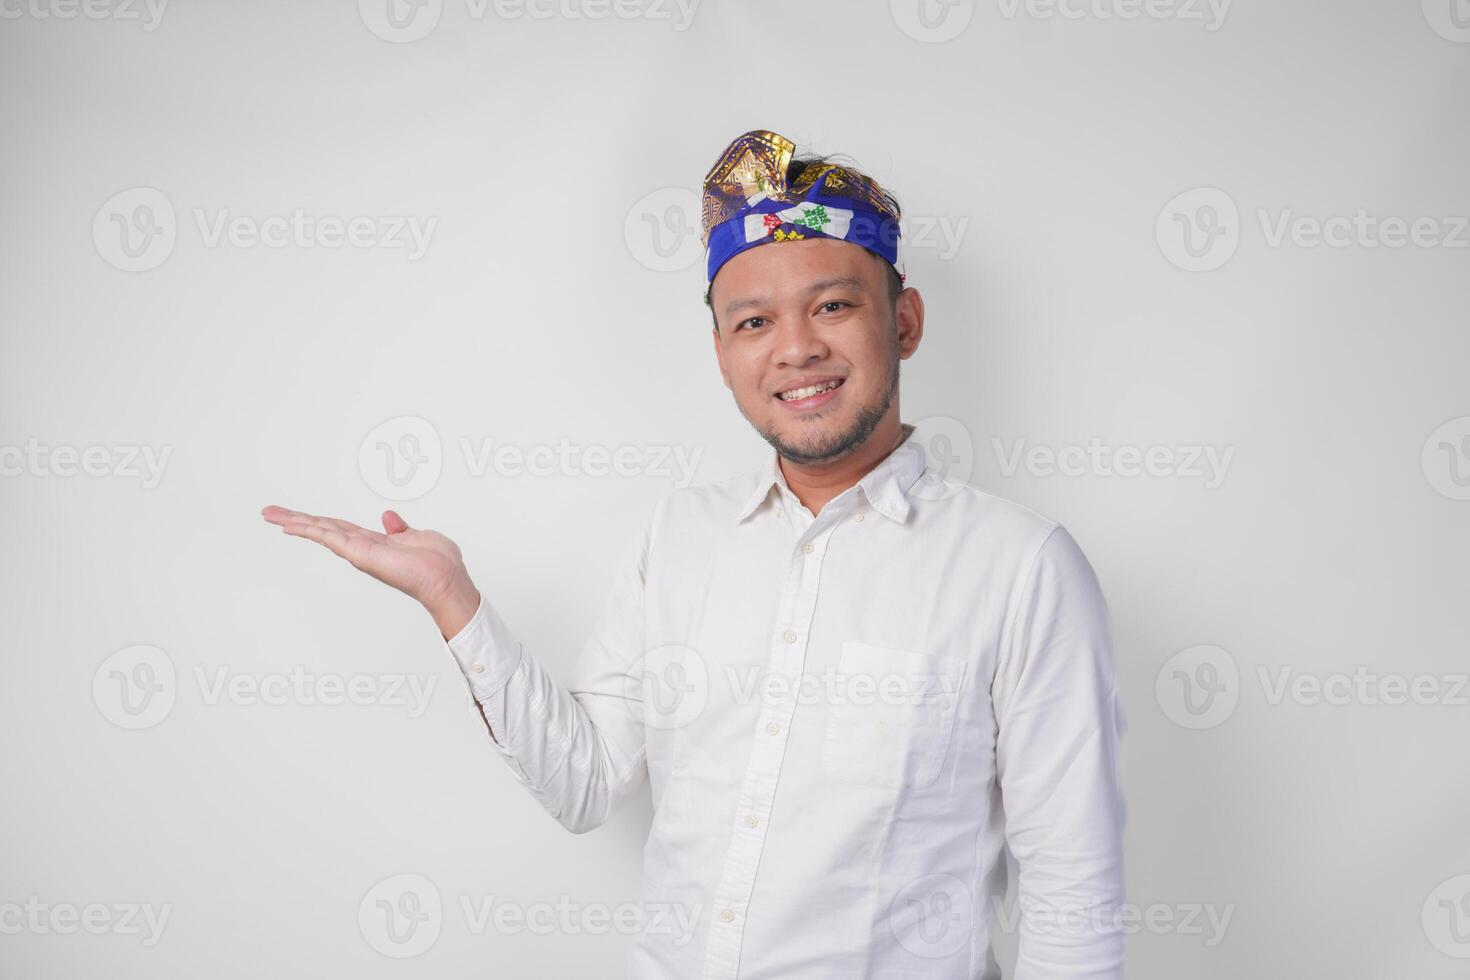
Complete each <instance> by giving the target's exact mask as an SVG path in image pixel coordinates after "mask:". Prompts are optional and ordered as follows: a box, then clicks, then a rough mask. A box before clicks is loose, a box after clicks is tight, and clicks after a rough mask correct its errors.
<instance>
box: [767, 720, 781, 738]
mask: <svg viewBox="0 0 1470 980" xmlns="http://www.w3.org/2000/svg"><path fill="white" fill-rule="evenodd" d="M780 731H781V726H780V725H778V724H776V723H775V722H774V721H773V722H770V723H769V724H767V725H766V734H767V735H776V734H779V733H780Z"/></svg>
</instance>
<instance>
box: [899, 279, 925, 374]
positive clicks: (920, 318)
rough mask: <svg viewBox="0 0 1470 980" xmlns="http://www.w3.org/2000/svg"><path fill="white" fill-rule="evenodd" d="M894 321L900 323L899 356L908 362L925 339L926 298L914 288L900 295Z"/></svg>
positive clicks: (911, 287) (909, 288)
mask: <svg viewBox="0 0 1470 980" xmlns="http://www.w3.org/2000/svg"><path fill="white" fill-rule="evenodd" d="M894 319H895V320H896V321H897V323H898V356H899V357H900V358H902V359H904V360H907V359H908V358H910V357H912V356H913V353H914V351H916V350H918V349H919V341H920V340H922V339H924V297H922V296H920V295H919V291H918V290H917V289H915V288H914V287H913V286H909V287H908V288H907V289H905V290H904V291H903V292H901V293H899V294H898V306H897V309H896V310H895V311H894Z"/></svg>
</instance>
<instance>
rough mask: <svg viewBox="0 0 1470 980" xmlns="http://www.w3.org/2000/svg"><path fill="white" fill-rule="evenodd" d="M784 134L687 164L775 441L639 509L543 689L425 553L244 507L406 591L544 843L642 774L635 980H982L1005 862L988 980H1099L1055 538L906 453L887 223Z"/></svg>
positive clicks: (1081, 710)
mask: <svg viewBox="0 0 1470 980" xmlns="http://www.w3.org/2000/svg"><path fill="white" fill-rule="evenodd" d="M793 149H794V147H793V145H792V144H791V143H790V141H788V140H786V139H784V138H783V137H781V136H778V135H777V134H775V133H770V132H765V131H756V132H751V133H747V134H745V135H744V136H741V137H740V138H739V139H737V140H735V141H734V142H733V143H732V144H731V145H730V147H729V148H728V149H727V150H726V151H725V153H724V154H722V155H721V157H720V159H719V160H718V161H717V162H716V164H715V166H714V168H713V169H712V170H711V171H710V173H709V175H708V176H707V177H706V179H705V196H704V222H703V223H704V231H705V241H706V244H707V245H708V247H709V262H708V274H709V280H710V291H709V293H708V294H707V297H706V298H707V301H708V302H709V304H710V306H711V310H712V313H713V316H714V321H715V323H714V331H713V340H714V348H715V356H716V358H717V360H718V362H719V367H720V372H721V374H722V376H723V378H724V381H725V384H726V386H727V387H728V388H729V389H730V391H731V392H732V393H733V395H734V398H735V403H736V405H737V406H738V407H739V409H740V411H741V412H742V414H744V415H745V417H746V418H747V419H748V420H749V421H750V423H751V424H752V425H753V426H754V427H755V428H756V430H757V431H759V432H760V434H761V435H762V436H763V437H764V438H765V439H766V441H767V442H769V443H770V444H771V446H772V447H773V449H774V451H773V453H772V455H771V457H770V459H769V461H768V464H767V465H766V466H765V467H763V468H762V469H761V470H760V471H759V472H757V473H754V474H751V475H748V476H745V477H742V478H739V479H734V480H730V481H726V482H724V483H720V484H716V485H713V486H706V487H696V488H689V489H683V490H678V491H674V492H673V493H671V494H668V495H666V496H665V497H663V498H662V499H661V500H660V501H659V502H658V504H657V506H656V507H655V508H654V511H653V514H652V517H651V518H650V519H649V521H648V522H647V524H646V526H645V527H644V528H643V532H642V534H641V536H640V537H639V539H638V543H637V548H636V550H635V552H634V554H632V555H630V556H629V560H628V561H627V562H626V564H625V565H624V567H623V568H622V570H621V573H620V574H619V576H618V579H617V582H616V586H615V589H614V592H613V595H612V598H611V600H610V602H609V604H608V606H607V607H606V609H605V610H604V611H603V614H602V616H601V618H600V620H599V622H598V624H597V626H596V628H595V629H594V631H593V634H592V637H591V639H590V640H589V642H588V644H587V646H586V648H585V649H584V650H583V652H582V656H581V659H580V661H579V663H578V666H577V668H576V673H575V676H574V679H573V681H572V683H571V684H570V685H568V686H567V687H562V686H560V685H558V684H557V683H556V682H555V681H554V680H553V679H552V678H551V677H550V676H549V675H548V674H547V673H546V672H545V670H543V669H542V667H541V665H540V664H539V663H538V661H537V660H536V659H535V657H533V656H532V654H531V653H530V652H528V651H527V650H526V649H524V648H523V646H522V645H521V643H520V642H519V641H518V640H517V638H516V636H515V635H514V633H512V631H511V630H510V629H509V627H508V626H507V625H506V623H505V622H504V621H502V619H501V618H500V617H499V616H498V615H497V613H496V612H495V609H494V607H493V606H492V605H491V604H490V603H488V602H486V601H484V600H483V598H482V597H481V596H480V594H479V592H478V590H477V589H476V588H475V587H474V585H473V584H472V583H471V581H470V577H469V575H468V573H467V572H466V570H465V568H464V564H463V562H462V561H461V560H460V554H459V550H458V549H457V548H456V547H455V546H454V544H453V543H452V542H451V541H449V540H448V539H447V538H445V537H443V536H442V535H440V534H437V533H436V532H433V531H417V530H413V529H410V528H408V527H407V525H406V524H405V523H404V521H403V520H402V518H400V517H399V516H398V515H397V514H396V513H394V512H392V511H388V512H386V513H385V514H384V517H383V527H384V531H385V532H386V533H384V534H378V533H376V532H370V531H366V530H364V529H362V528H358V527H356V526H355V525H352V524H349V523H347V522H345V521H338V520H333V519H329V518H320V517H313V516H311V515H306V514H300V513H296V512H292V511H286V510H283V509H281V508H276V507H268V508H266V510H265V511H264V515H265V517H266V519H267V520H268V521H271V522H273V523H277V524H280V525H281V526H282V529H283V530H284V531H285V532H286V533H288V534H293V535H298V536H301V537H306V538H309V539H311V540H314V541H318V542H320V543H321V544H323V545H326V546H327V547H328V548H330V549H331V550H332V551H334V552H335V553H336V554H338V555H341V556H343V557H344V558H346V559H348V560H349V561H350V562H351V563H352V564H354V565H356V566H357V567H358V568H360V569H362V570H363V571H366V572H368V573H369V574H372V575H374V576H376V577H377V578H379V579H381V580H383V581H385V582H387V583H388V584H390V585H393V586H395V587H397V588H399V589H401V590H403V591H404V592H406V593H408V594H409V595H411V596H413V597H414V598H416V599H418V600H419V601H420V602H422V603H423V605H424V606H425V608H426V609H427V610H428V611H429V613H430V614H431V615H432V616H433V618H434V620H435V622H436V623H437V624H438V626H439V628H440V631H441V633H442V634H443V636H444V637H445V638H446V640H445V642H446V645H447V647H448V649H449V652H450V653H451V654H452V655H453V656H454V658H455V660H456V661H457V663H458V664H459V665H460V667H461V668H462V670H463V671H464V676H465V677H466V678H467V680H468V683H469V686H470V688H471V690H472V691H473V693H474V696H475V699H476V701H477V703H478V704H479V705H480V708H481V711H482V713H483V715H484V717H485V720H486V722H487V724H488V726H489V728H490V732H491V735H492V738H493V739H494V741H495V744H496V746H497V747H498V749H499V752H500V754H501V755H502V756H503V757H504V759H505V760H506V762H507V763H508V764H509V766H510V768H511V770H512V771H513V772H514V774H515V776H516V777H517V779H519V780H520V781H521V782H523V783H524V784H525V785H526V787H527V788H528V789H529V790H530V791H531V793H532V794H534V796H535V797H536V799H537V800H539V801H540V802H541V804H542V805H543V806H544V807H545V808H546V809H547V810H548V811H549V812H550V813H551V814H552V816H554V817H555V818H556V819H557V820H559V821H560V822H561V823H562V824H563V825H564V826H566V827H567V828H568V829H570V830H572V831H573V832H576V833H582V832H585V831H588V830H591V829H592V828H594V827H596V826H598V825H599V824H601V823H602V822H603V821H604V820H605V819H606V818H607V816H608V814H609V813H610V812H611V811H612V809H613V808H614V807H615V806H617V805H618V804H619V803H620V802H621V801H622V800H624V799H626V798H627V797H628V796H629V795H631V794H632V793H633V792H635V791H636V790H637V789H638V787H639V786H640V784H641V783H642V782H643V780H644V779H645V778H647V779H648V781H649V783H650V786H651V791H652V796H653V803H654V818H653V826H652V828H651V830H650V833H649V838H648V844H647V848H646V852H645V880H644V902H645V906H646V907H647V909H648V910H649V915H648V916H647V921H646V922H645V929H644V931H643V932H642V933H641V934H640V935H639V937H638V938H637V940H636V942H635V943H634V947H633V950H632V957H631V974H632V975H633V976H635V977H678V978H691V977H706V978H735V977H740V978H778V977H779V978H793V977H797V978H805V977H842V978H850V977H940V978H949V977H953V978H974V977H996V976H999V971H998V970H997V968H996V965H995V960H994V957H993V956H992V955H991V945H990V930H991V929H992V928H993V927H994V922H993V921H992V916H993V913H994V911H995V909H996V907H997V906H998V902H999V897H1000V896H1002V895H1003V894H1004V893H1005V890H1006V864H1005V860H1004V857H1003V848H1004V846H1005V845H1007V844H1008V845H1009V847H1010V849H1011V851H1012V852H1013V853H1014V855H1015V857H1016V859H1017V863H1018V866H1019V868H1020V875H1019V883H1018V895H1019V902H1020V910H1021V918H1020V926H1019V932H1020V937H1019V959H1018V966H1017V969H1016V973H1015V975H1016V976H1017V977H1018V978H1022V980H1063V978H1083V977H1087V978H1117V977H1121V976H1122V933H1121V928H1120V922H1119V920H1118V918H1117V916H1118V914H1119V913H1120V912H1121V908H1120V903H1121V901H1122V896H1123V876H1122V844H1121V837H1122V828H1123V803H1122V798H1121V794H1120V792H1119V788H1118V780H1117V754H1118V739H1119V735H1120V732H1121V728H1122V716H1121V711H1120V706H1119V703H1118V699H1117V688H1116V684H1115V679H1114V670H1113V663H1112V654H1111V649H1110V645H1109V640H1108V630H1107V622H1106V608H1105V605H1104V602H1103V598H1102V595H1101V592H1100V590H1099V587H1098V583H1097V580H1096V578H1095V577H1094V575H1093V572H1092V569H1091V567H1090V566H1089V565H1088V563H1087V560H1086V559H1085V558H1084V557H1083V555H1082V553H1081V551H1080V550H1079V549H1078V547H1077V545H1076V543H1075V542H1074V541H1073V540H1072V538H1071V537H1070V536H1069V535H1068V533H1067V532H1066V530H1065V529H1063V528H1062V527H1060V526H1059V525H1057V524H1056V523H1054V522H1052V521H1049V520H1047V519H1045V518H1043V517H1040V516H1038V515H1037V514H1035V513H1033V512H1031V511H1029V510H1027V509H1025V508H1023V507H1020V506H1018V505H1016V504H1013V503H1009V502H1006V501H1004V500H1001V499H999V498H996V497H994V496H991V495H988V494H985V493H982V492H980V491H978V490H975V489H973V488H970V487H967V486H963V485H961V484H957V483H954V482H952V481H948V480H945V479H943V478H941V477H940V476H939V475H937V474H936V473H934V472H932V471H930V470H928V469H927V468H926V463H925V453H924V450H923V447H922V446H920V445H918V444H917V442H916V440H915V439H914V438H913V432H914V429H913V426H911V425H907V424H904V423H902V422H901V421H900V417H899V398H898V394H899V391H898V388H899V385H898V382H899V361H900V360H903V359H906V358H908V357H911V356H912V355H913V353H914V351H915V350H917V349H918V346H919V341H920V339H921V338H922V336H923V331H924V303H923V300H922V299H921V298H920V296H919V293H918V291H917V290H916V289H914V288H912V287H908V288H904V287H903V284H902V281H901V278H900V277H899V275H898V273H897V271H896V269H895V267H894V266H895V262H896V259H897V243H898V217H899V212H898V206H897V204H896V202H894V201H893V199H892V197H891V196H889V195H888V194H887V193H886V192H883V191H882V189H881V188H879V187H878V185H877V184H875V183H874V182H872V181H871V180H870V179H869V178H867V177H865V176H864V175H863V174H861V173H860V172H859V171H857V170H855V169H853V168H848V167H839V166H836V165H833V164H831V163H827V162H825V161H822V160H793V159H792V150H793ZM771 246H779V247H771ZM683 921H688V922H692V923H693V925H692V926H691V927H690V928H689V929H680V928H678V926H677V924H678V923H680V922H683ZM1005 921H1011V920H1009V919H1007V920H1005Z"/></svg>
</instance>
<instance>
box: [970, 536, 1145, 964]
mask: <svg viewBox="0 0 1470 980" xmlns="http://www.w3.org/2000/svg"><path fill="white" fill-rule="evenodd" d="M1011 623H1012V625H1011V628H1010V630H1008V633H1009V637H1008V639H1007V641H1006V644H1005V646H1004V647H1003V649H1002V651H1001V655H1000V663H999V666H998V668H997V671H996V678H995V683H994V686H993V687H992V698H993V701H994V704H995V717H996V724H997V726H998V731H997V735H996V772H997V778H998V779H999V781H1000V787H1001V799H1002V804H1003V806H1004V809H1005V819H1006V840H1007V843H1008V845H1009V847H1010V849H1011V853H1012V854H1014V855H1015V857H1016V862H1017V864H1018V865H1019V869H1020V876H1019V881H1018V883H1017V900H1018V911H1019V912H1020V932H1019V942H1018V944H1017V945H1018V955H1017V961H1016V973H1015V976H1016V980H1084V978H1086V980H1121V978H1122V977H1123V940H1124V936H1123V931H1122V920H1121V918H1120V916H1121V914H1122V911H1123V895H1124V885H1123V826H1124V819H1125V812H1124V803H1123V796H1122V790H1121V788H1120V786H1119V778H1118V753H1119V743H1120V740H1121V737H1122V734H1123V732H1124V730H1125V724H1126V723H1125V721H1124V716H1123V711H1122V705H1121V702H1120V701H1119V698H1118V688H1117V681H1116V677H1115V674H1114V666H1113V653H1112V644H1111V640H1110V638H1109V624H1108V613H1107V606H1106V603H1105V602H1104V599H1103V595H1102V590H1101V588H1100V587H1099V585H1098V581H1097V577H1096V575H1095V574H1094V573H1093V570H1092V566H1091V565H1090V564H1088V561H1087V559H1086V558H1085V557H1084V556H1083V554H1082V551H1081V549H1079V548H1078V547H1077V543H1076V541H1074V540H1073V539H1072V536H1071V535H1070V534H1069V533H1068V532H1067V531H1066V529H1065V528H1062V527H1055V528H1053V529H1052V531H1051V533H1050V535H1049V536H1048V537H1047V538H1046V540H1045V541H1044V542H1043V543H1042V545H1041V547H1040V549H1039V550H1038V551H1037V553H1036V557H1035V558H1034V560H1033V562H1032V567H1031V570H1030V572H1029V573H1028V575H1027V579H1026V584H1025V585H1024V586H1023V588H1022V589H1021V591H1020V592H1019V593H1018V600H1017V603H1016V605H1015V607H1014V609H1013V611H1012V614H1011Z"/></svg>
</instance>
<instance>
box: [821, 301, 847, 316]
mask: <svg viewBox="0 0 1470 980" xmlns="http://www.w3.org/2000/svg"><path fill="white" fill-rule="evenodd" d="M829 306H836V307H843V306H852V304H851V303H849V302H847V301H846V300H841V299H830V300H828V301H827V302H825V303H823V304H822V309H823V311H826V310H827V307H829ZM831 312H833V313H836V312H837V311H836V310H832V311H831Z"/></svg>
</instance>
